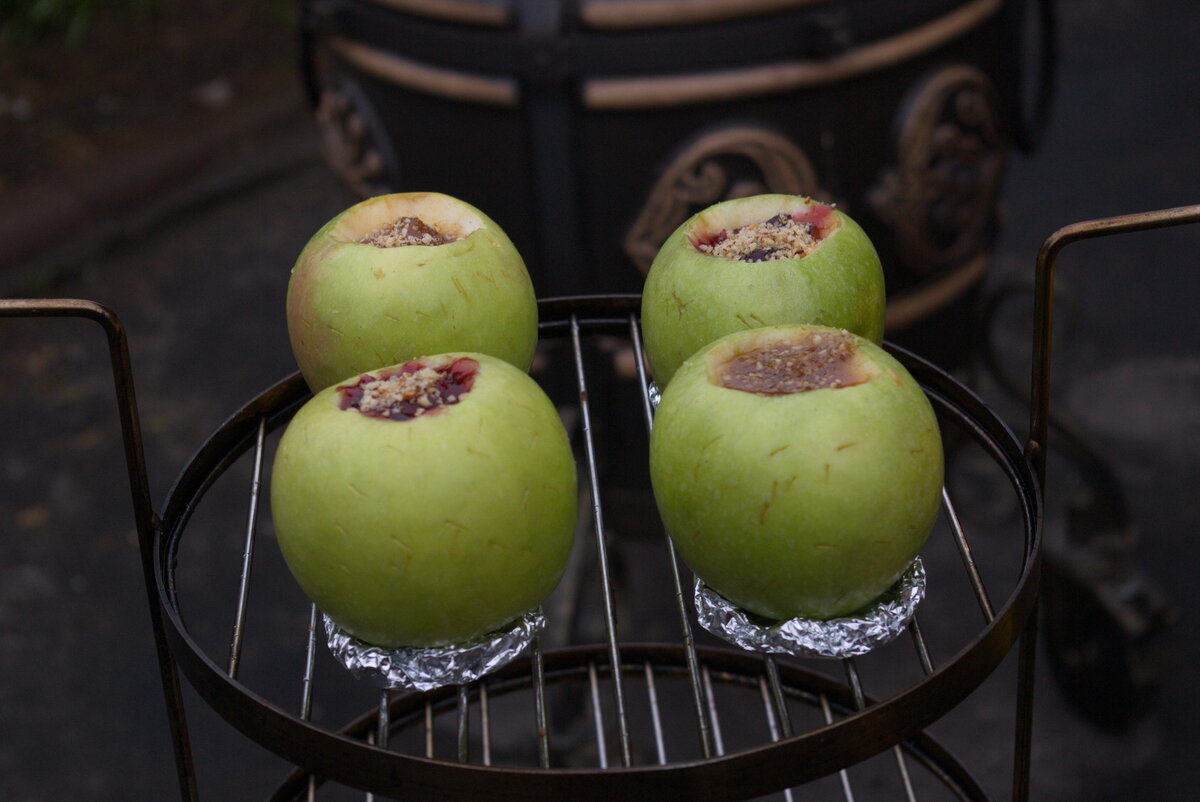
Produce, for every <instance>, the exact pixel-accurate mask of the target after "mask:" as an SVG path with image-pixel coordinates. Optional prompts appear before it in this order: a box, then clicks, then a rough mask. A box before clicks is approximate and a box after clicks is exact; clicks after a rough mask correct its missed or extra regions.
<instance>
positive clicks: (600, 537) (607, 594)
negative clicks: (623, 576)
mask: <svg viewBox="0 0 1200 802" xmlns="http://www.w3.org/2000/svg"><path fill="white" fill-rule="evenodd" d="M571 344H572V346H573V347H574V353H575V379H576V382H577V383H578V386H579V411H580V414H581V418H582V428H583V441H584V453H585V456H586V458H587V470H588V481H589V482H590V484H591V494H592V516H593V518H594V522H595V526H596V553H597V556H598V559H599V562H600V583H601V589H602V591H603V594H604V627H605V631H606V633H607V636H608V658H609V664H610V666H611V668H612V682H613V701H614V703H615V705H616V712H617V737H618V739H619V745H620V749H621V765H622V766H626V767H628V766H631V765H632V764H633V749H632V746H631V744H630V739H629V720H628V718H627V716H626V712H625V690H624V683H623V680H622V677H621V651H620V647H619V646H618V645H617V613H616V602H615V601H614V599H613V590H612V576H611V574H610V573H609V567H608V545H607V543H606V536H605V531H604V511H603V508H602V505H601V503H600V476H599V470H598V469H597V467H596V445H595V443H594V442H593V440H592V414H591V409H590V406H589V404H588V389H587V377H586V376H585V375H584V370H583V346H582V344H581V342H580V334H579V318H578V317H577V316H576V315H571ZM596 712H597V715H599V712H600V711H599V708H597V711H596Z"/></svg>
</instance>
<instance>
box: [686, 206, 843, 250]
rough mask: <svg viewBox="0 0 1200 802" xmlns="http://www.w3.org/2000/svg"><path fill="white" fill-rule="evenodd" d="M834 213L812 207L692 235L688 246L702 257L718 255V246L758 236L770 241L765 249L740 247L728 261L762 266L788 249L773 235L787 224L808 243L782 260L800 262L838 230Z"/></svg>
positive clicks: (831, 208)
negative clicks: (780, 251) (813, 247)
mask: <svg viewBox="0 0 1200 802" xmlns="http://www.w3.org/2000/svg"><path fill="white" fill-rule="evenodd" d="M833 211H834V209H833V207H832V206H827V205H825V204H823V203H815V204H812V205H810V206H806V207H805V208H804V209H802V210H801V211H799V212H796V213H794V214H791V215H789V214H787V213H785V212H780V213H779V214H777V215H775V216H774V217H772V218H770V219H768V220H764V221H763V222H761V223H754V224H748V225H746V226H741V227H739V228H734V229H723V230H721V231H717V232H714V233H712V234H702V235H693V236H692V237H691V243H692V247H694V248H695V249H696V250H698V251H700V252H702V253H712V252H713V251H714V250H716V251H718V252H720V251H721V250H723V249H721V248H718V246H720V245H721V244H722V243H725V242H726V241H727V240H730V239H736V238H738V237H739V235H748V238H749V239H758V238H760V237H759V236H758V235H759V234H761V235H762V237H761V238H762V239H765V240H768V241H769V244H768V245H765V246H763V247H753V246H749V247H739V248H738V249H737V251H736V256H732V257H731V258H736V259H738V260H739V261H743V262H764V261H767V260H768V259H771V258H773V255H774V254H775V253H776V252H777V251H779V250H781V249H783V248H786V247H788V246H787V244H786V243H785V242H781V241H780V238H778V237H776V236H775V232H777V231H781V230H783V229H784V228H786V227H788V225H789V224H790V223H798V224H799V226H800V233H801V237H802V238H803V239H805V240H807V243H806V244H807V245H808V248H807V249H806V248H805V247H804V246H803V245H799V247H792V248H791V249H790V250H788V251H787V255H786V256H785V257H783V258H793V257H801V258H802V257H803V256H805V255H807V250H810V249H811V247H812V245H814V244H816V243H819V242H820V241H821V240H823V239H824V238H825V237H827V236H829V235H830V234H832V233H833V231H834V229H835V228H836V226H837V218H836V216H835V215H834V214H833ZM774 258H780V257H774Z"/></svg>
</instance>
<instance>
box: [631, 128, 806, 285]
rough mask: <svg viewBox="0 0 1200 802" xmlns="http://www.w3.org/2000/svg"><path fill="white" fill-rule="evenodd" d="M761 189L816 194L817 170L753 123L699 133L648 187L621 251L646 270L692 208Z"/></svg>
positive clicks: (789, 145) (787, 144)
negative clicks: (645, 196)
mask: <svg viewBox="0 0 1200 802" xmlns="http://www.w3.org/2000/svg"><path fill="white" fill-rule="evenodd" d="M763 192H780V193H786V194H791V195H808V196H811V197H817V195H818V185H817V175H816V170H814V169H813V166H812V162H811V161H810V160H809V158H808V156H806V155H805V153H804V151H802V150H801V149H800V148H799V147H798V146H797V145H796V144H795V143H793V142H792V141H791V140H790V139H788V138H787V137H785V136H783V135H781V134H779V133H777V132H775V131H772V130H770V129H767V128H761V127H756V126H733V127H727V128H721V129H719V130H715V131H709V132H707V133H704V134H701V135H700V136H698V137H696V138H695V139H693V140H692V141H691V142H690V143H688V144H687V145H685V146H684V147H683V148H682V150H680V151H679V153H678V154H677V155H676V156H675V157H674V159H672V160H671V163H670V164H669V165H668V167H667V169H666V170H665V171H664V172H663V174H662V176H661V177H660V178H659V179H658V181H657V182H656V183H655V185H654V187H653V189H651V191H650V194H649V197H648V198H647V200H646V202H645V204H644V205H643V206H642V211H641V213H640V214H639V215H638V218H637V220H636V221H635V222H634V224H633V226H632V227H631V228H630V229H629V232H628V234H626V236H625V253H626V254H628V256H629V258H630V259H631V260H633V262H634V264H636V265H637V266H638V268H639V269H640V270H641V271H642V272H643V273H644V272H646V271H648V270H649V269H650V263H651V262H653V261H654V256H655V254H657V253H658V249H659V248H660V247H661V246H662V243H663V242H664V241H665V240H666V238H667V237H669V236H670V235H671V233H672V232H674V231H675V229H676V228H678V227H679V226H680V225H681V224H682V223H683V221H684V220H686V219H687V218H688V217H689V216H691V215H692V214H694V213H695V212H696V211H699V210H700V209H702V208H704V207H707V206H709V205H711V204H713V203H716V202H718V201H720V200H724V199H728V198H738V197H745V196H747V195H757V194H760V193H763Z"/></svg>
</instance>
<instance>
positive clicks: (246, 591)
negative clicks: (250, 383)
mask: <svg viewBox="0 0 1200 802" xmlns="http://www.w3.org/2000/svg"><path fill="white" fill-rule="evenodd" d="M266 436H267V418H266V416H265V415H264V416H263V417H260V418H259V419H258V433H257V434H256V435H255V440H254V472H253V474H252V475H251V477H250V512H249V514H248V515H247V516H246V517H247V521H246V544H245V546H244V547H243V548H242V573H241V576H240V578H239V579H238V600H237V613H236V614H235V616H234V622H233V642H232V643H231V644H230V646H229V676H231V677H237V670H238V663H239V662H240V660H241V657H242V640H243V638H244V637H245V634H246V633H245V626H246V605H247V603H248V601H249V599H250V571H251V569H252V568H253V565H254V537H255V533H256V531H257V529H258V499H259V493H260V491H261V490H262V468H263V450H264V449H263V444H264V442H265V441H266Z"/></svg>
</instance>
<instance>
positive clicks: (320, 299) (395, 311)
mask: <svg viewBox="0 0 1200 802" xmlns="http://www.w3.org/2000/svg"><path fill="white" fill-rule="evenodd" d="M406 217H412V218H417V219H418V220H420V221H421V222H422V223H423V224H425V225H427V226H428V227H430V228H431V229H433V230H434V231H435V232H437V233H439V234H441V235H443V236H444V237H445V238H447V239H449V240H450V241H448V242H445V243H444V244H430V245H421V244H414V245H400V246H397V247H378V246H376V245H373V244H368V243H365V242H363V241H362V240H364V238H367V237H369V236H370V235H371V234H372V233H373V232H378V231H380V230H381V229H387V228H389V227H391V226H392V225H393V224H394V223H395V222H396V221H398V220H403V219H404V218H406ZM287 327H288V336H289V338H290V340H291V345H292V352H293V354H294V355H295V358H296V362H297V364H298V365H299V367H300V372H301V374H302V375H303V376H304V379H305V381H306V382H308V385H309V387H310V388H312V390H313V391H314V392H316V391H318V390H321V389H323V388H325V387H328V386H329V385H331V384H333V383H334V382H337V381H341V380H342V379H344V378H345V377H346V376H350V375H353V374H355V373H362V372H365V371H368V370H373V369H375V368H377V367H382V366H384V365H392V364H396V363H399V362H404V361H406V360H408V359H412V358H414V357H417V356H420V355H422V354H438V353H443V352H448V351H472V352H478V353H485V354H490V355H491V356H495V357H497V358H499V359H503V360H505V361H506V362H510V363H512V364H513V365H515V366H517V367H518V368H520V369H521V370H524V371H528V370H529V368H530V365H531V364H532V363H533V354H534V349H535V348H536V346H537V338H538V335H537V298H536V296H535V294H534V289H533V283H532V281H531V279H530V277H529V273H528V271H527V270H526V268H525V263H524V261H523V260H522V259H521V256H520V254H519V253H518V252H517V249H516V247H515V246H514V245H513V244H512V242H511V241H510V240H509V238H508V237H507V236H506V235H505V234H504V232H503V231H502V230H501V229H500V226H498V225H497V224H496V223H495V222H494V221H492V220H491V219H490V218H489V217H487V216H486V215H485V214H484V213H483V212H481V211H480V210H479V209H476V208H475V207H474V206H471V205H470V204H468V203H465V202H463V201H461V200H458V199H456V198H452V197H450V196H449V195H443V194H439V193H434V192H409V193H397V194H392V195H381V196H379V197H376V198H371V199H369V200H365V201H362V202H361V203H357V204H355V205H354V206H351V207H350V208H348V209H346V210H345V211H343V212H342V213H341V214H339V215H337V216H336V217H334V218H333V219H332V220H330V221H329V222H328V223H326V224H325V225H324V226H323V227H322V228H321V229H320V230H319V231H318V232H317V233H316V234H314V235H313V237H312V239H311V240H309V242H308V244H307V245H306V246H305V247H304V249H303V250H302V251H301V253H300V256H299V258H298V259H297V261H296V264H295V266H294V267H293V268H292V274H291V279H290V280H289V282H288V292H287Z"/></svg>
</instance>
